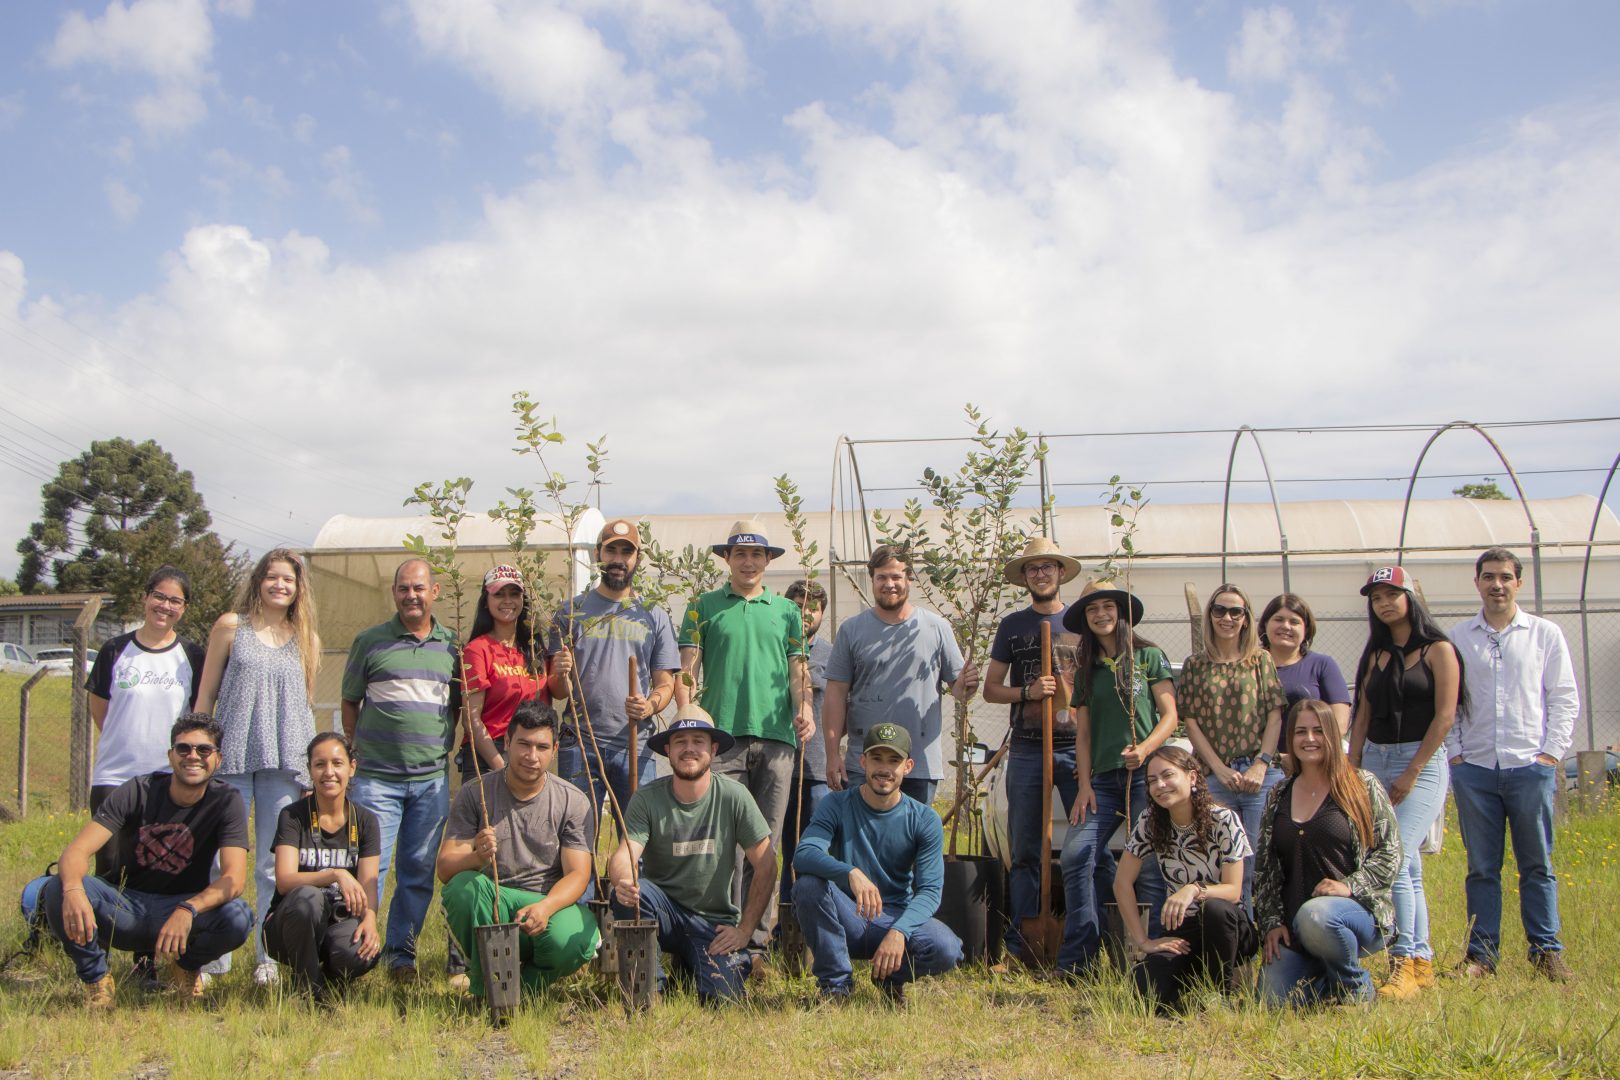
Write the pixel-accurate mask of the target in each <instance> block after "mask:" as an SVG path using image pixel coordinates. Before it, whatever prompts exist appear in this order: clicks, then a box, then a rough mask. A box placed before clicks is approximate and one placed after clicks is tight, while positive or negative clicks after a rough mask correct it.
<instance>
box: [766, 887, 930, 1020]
mask: <svg viewBox="0 0 1620 1080" xmlns="http://www.w3.org/2000/svg"><path fill="white" fill-rule="evenodd" d="M793 902H794V904H795V905H796V906H795V907H794V910H795V911H796V912H798V915H799V925H800V926H801V927H803V928H804V940H805V944H807V945H809V946H810V954H811V957H812V958H813V959H812V962H811V964H810V970H811V971H812V972H813V973H814V974H815V976H816V985H817V986H818V987H820V988H821V990H822V991H823V992H828V991H831V992H841V991H847V990H849V989H850V980H851V975H852V970H851V968H850V959H851V957H853V958H854V959H856V960H870V959H871V958H872V955H873V954H874V953H876V952H877V950H878V946H879V945H881V944H883V938H884V936H885V935H886V934H888V932H889V929H890V928H891V927H892V926H893V925H894V921H895V916H894V915H893V914H891V913H889V912H887V911H885V912H883V913H882V914H880V915H879V916H878V917H877V918H875V919H865V918H862V917H861V914H860V912H859V911H857V910H856V909H855V901H854V900H852V899H850V897H849V896H848V895H847V894H846V893H845V892H844V890H842V889H840V888H839V887H838V886H837V885H834V884H833V883H832V882H830V881H828V880H827V879H826V878H818V877H809V876H806V877H802V878H800V879H799V880H798V881H797V882H796V883H795V884H794V886H793ZM961 962H962V941H961V939H960V938H958V937H957V936H956V935H955V934H953V933H951V931H950V928H949V927H947V926H946V925H945V924H944V923H942V922H940V921H939V920H938V919H929V920H927V921H926V922H924V923H923V924H922V925H921V926H919V927H917V928H916V929H915V930H913V931H912V932H911V936H910V937H909V938H907V939H906V950H905V955H904V956H903V957H902V958H901V960H900V966H899V967H897V968H895V970H894V974H892V975H890V976H889V977H888V978H886V979H884V980H882V985H886V986H887V987H889V988H890V989H895V988H898V987H901V986H904V985H905V984H906V983H908V982H911V981H912V980H913V979H917V978H921V977H923V976H925V975H943V974H944V973H945V972H947V971H949V970H951V969H952V968H953V967H955V966H956V965H957V964H960V963H961Z"/></svg>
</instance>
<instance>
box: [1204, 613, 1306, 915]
mask: <svg viewBox="0 0 1620 1080" xmlns="http://www.w3.org/2000/svg"><path fill="white" fill-rule="evenodd" d="M1176 700H1177V703H1178V705H1179V707H1180V710H1181V719H1182V720H1183V721H1185V722H1186V725H1187V738H1188V739H1190V740H1192V744H1193V749H1195V750H1196V751H1198V756H1199V757H1200V758H1201V759H1203V761H1204V764H1205V767H1206V768H1207V769H1208V772H1207V773H1206V775H1207V776H1208V778H1209V793H1210V795H1211V796H1212V797H1213V798H1214V799H1215V801H1216V802H1218V803H1220V804H1221V805H1222V806H1226V807H1230V808H1231V809H1233V810H1236V811H1237V813H1238V817H1239V818H1240V819H1241V820H1242V821H1243V831H1244V832H1246V833H1248V834H1249V835H1251V836H1252V835H1254V834H1255V833H1257V832H1259V831H1260V814H1261V812H1262V811H1264V810H1265V808H1266V798H1267V796H1269V795H1270V794H1271V790H1272V789H1273V788H1275V787H1276V786H1277V785H1278V784H1280V783H1282V779H1283V774H1282V768H1281V766H1280V764H1279V763H1278V761H1277V744H1278V737H1279V736H1280V734H1281V732H1282V715H1283V706H1284V705H1285V704H1286V703H1287V698H1286V697H1285V696H1284V695H1283V689H1282V683H1281V681H1279V680H1278V678H1277V666H1276V665H1275V664H1273V663H1272V661H1271V654H1270V653H1269V652H1267V651H1266V650H1265V649H1262V648H1261V647H1260V637H1259V634H1258V633H1257V632H1256V630H1255V625H1254V607H1253V605H1251V604H1250V603H1249V595H1248V594H1247V593H1245V592H1244V591H1243V590H1242V589H1240V588H1238V587H1237V586H1236V585H1231V584H1224V585H1221V586H1220V587H1218V588H1217V589H1216V590H1215V591H1214V592H1212V593H1210V594H1209V602H1208V603H1207V604H1205V605H1204V646H1203V648H1202V649H1201V650H1199V651H1198V652H1196V653H1194V654H1193V655H1192V656H1189V657H1187V662H1186V663H1185V664H1183V665H1182V668H1181V677H1180V678H1179V679H1177V680H1176ZM1253 890H1254V859H1253V857H1252V856H1251V857H1250V858H1249V859H1247V860H1246V861H1245V863H1244V868H1243V904H1244V906H1245V907H1247V906H1249V901H1250V896H1251V894H1252V893H1253Z"/></svg>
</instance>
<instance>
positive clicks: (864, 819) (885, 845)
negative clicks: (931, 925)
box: [793, 788, 945, 938]
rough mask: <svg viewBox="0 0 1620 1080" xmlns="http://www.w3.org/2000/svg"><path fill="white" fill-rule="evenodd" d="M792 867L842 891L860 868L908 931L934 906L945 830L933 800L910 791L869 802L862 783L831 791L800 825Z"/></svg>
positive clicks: (941, 880)
mask: <svg viewBox="0 0 1620 1080" xmlns="http://www.w3.org/2000/svg"><path fill="white" fill-rule="evenodd" d="M793 868H794V869H795V870H797V871H798V872H799V873H801V874H806V875H809V876H810V877H819V878H825V879H826V880H828V881H830V882H832V883H833V884H835V885H837V886H838V887H839V888H840V889H842V890H843V891H844V892H845V893H846V894H848V895H850V896H852V897H853V896H854V894H853V893H851V892H850V888H849V872H850V870H852V869H858V870H860V872H861V873H863V874H865V875H866V876H867V877H868V878H870V879H871V880H872V884H873V885H876V886H877V889H878V892H880V893H881V894H883V912H884V914H885V915H892V916H894V919H895V921H894V926H893V929H895V930H898V931H900V933H901V934H902V935H903V936H905V937H907V938H910V937H911V932H912V931H913V930H915V929H917V927H919V926H921V925H922V924H923V923H924V922H926V921H928V919H929V918H931V917H932V916H933V914H934V912H936V911H938V910H939V897H940V889H941V886H943V884H944V882H945V830H944V829H943V828H941V826H940V823H939V815H938V814H936V813H934V811H933V808H932V807H928V806H924V805H923V804H922V803H920V802H918V801H917V800H916V799H913V798H912V797H911V796H909V795H904V796H901V798H900V802H899V804H898V805H897V806H894V807H893V808H891V809H888V810H874V809H872V808H871V807H870V806H868V805H867V804H866V800H865V799H863V798H861V792H860V789H859V788H846V789H844V790H843V791H834V792H829V793H828V794H827V796H826V798H824V799H822V800H821V805H820V806H817V807H816V812H815V814H814V815H813V816H812V817H811V818H810V824H808V825H806V826H805V828H804V835H803V837H802V838H801V839H800V840H799V847H798V850H797V851H795V852H794V854H793Z"/></svg>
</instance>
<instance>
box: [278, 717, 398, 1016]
mask: <svg viewBox="0 0 1620 1080" xmlns="http://www.w3.org/2000/svg"><path fill="white" fill-rule="evenodd" d="M306 757H307V759H308V761H309V775H310V778H311V779H312V780H313V781H314V784H315V794H314V795H310V796H305V797H304V798H302V799H299V800H298V801H297V802H295V803H293V804H292V805H291V806H288V807H286V808H284V809H283V810H282V811H281V819H280V820H279V821H278V822H277V823H276V842H275V856H276V895H275V898H274V899H273V900H271V902H270V911H269V913H268V914H266V915H265V917H264V947H265V950H266V951H267V952H268V953H269V954H270V956H271V957H272V958H273V959H275V960H277V961H280V962H281V963H283V964H286V965H288V966H289V967H291V968H292V971H293V978H294V980H295V981H296V982H297V983H298V985H299V986H300V987H301V988H305V989H308V991H309V992H310V993H311V994H312V995H313V996H314V998H315V1000H316V1001H325V1000H327V998H328V996H329V993H330V984H332V983H334V982H335V983H339V984H342V983H346V982H348V981H349V980H350V979H355V978H358V977H359V976H361V975H364V974H365V973H366V972H368V971H370V970H371V969H372V967H374V966H375V965H376V963H377V957H378V956H379V954H380V953H381V952H382V941H381V939H380V938H379V937H378V936H377V902H378V897H377V863H378V860H379V857H380V856H381V854H382V839H381V831H380V830H379V829H378V827H377V815H376V814H373V813H372V812H371V811H370V810H367V809H366V808H365V807H363V806H356V805H355V804H354V803H352V802H350V801H349V780H350V779H351V778H352V777H353V776H354V748H353V746H351V745H350V743H349V740H348V739H346V738H344V737H343V736H342V735H340V734H338V733H337V732H335V731H327V732H322V733H321V734H319V735H317V736H315V738H314V739H313V740H311V742H310V744H309V750H308V752H307V754H306Z"/></svg>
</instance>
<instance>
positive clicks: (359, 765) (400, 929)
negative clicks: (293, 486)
mask: <svg viewBox="0 0 1620 1080" xmlns="http://www.w3.org/2000/svg"><path fill="white" fill-rule="evenodd" d="M393 598H394V607H395V608H396V609H397V614H395V615H394V617H393V618H392V619H389V620H388V621H387V622H385V623H381V624H379V625H377V626H373V627H371V628H369V629H367V630H362V631H360V633H359V634H357V635H355V639H354V643H353V644H352V645H350V646H349V662H348V665H347V666H346V667H345V668H344V669H343V734H345V735H347V736H348V737H349V739H350V741H351V742H353V744H354V755H355V770H354V771H355V776H354V780H353V781H352V782H351V783H350V785H349V796H350V798H352V799H353V800H354V801H355V802H356V803H359V804H360V805H361V806H364V807H365V808H366V809H368V810H370V811H371V812H372V813H374V814H376V815H377V822H378V824H379V825H380V826H381V827H382V865H381V866H380V867H379V868H378V870H377V895H378V896H381V895H383V889H384V886H385V885H386V883H387V880H388V866H389V862H390V860H393V861H394V862H396V863H397V873H398V880H397V881H396V883H395V885H394V899H393V902H392V903H391V904H390V905H389V908H388V942H387V945H386V946H385V948H384V953H385V955H386V956H387V957H388V966H389V971H390V973H391V974H392V975H393V977H394V978H395V979H396V980H397V981H399V982H404V983H410V982H415V981H416V939H417V938H418V937H419V936H420V935H421V933H422V923H423V921H424V920H426V919H427V913H428V908H429V907H430V906H431V905H432V903H433V853H434V852H435V851H436V850H438V847H439V838H440V836H441V835H443V833H444V819H445V815H446V814H448V813H449V812H450V777H449V765H450V752H451V750H452V749H453V748H454V746H455V729H456V718H455V716H454V715H453V714H452V712H451V709H450V683H451V681H452V680H453V679H454V678H455V672H456V665H457V664H458V663H459V662H460V650H459V648H458V647H457V645H456V636H455V634H454V633H452V632H451V631H450V630H449V629H448V628H447V627H445V626H443V625H442V624H441V623H440V622H439V621H438V620H437V619H435V618H434V617H433V604H434V601H436V600H437V599H438V598H439V583H438V581H437V580H435V579H434V576H433V567H432V566H430V565H429V564H428V561H427V560H426V559H406V560H405V561H404V562H402V563H400V564H399V567H398V568H397V569H396V570H395V571H394V587H393Z"/></svg>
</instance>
